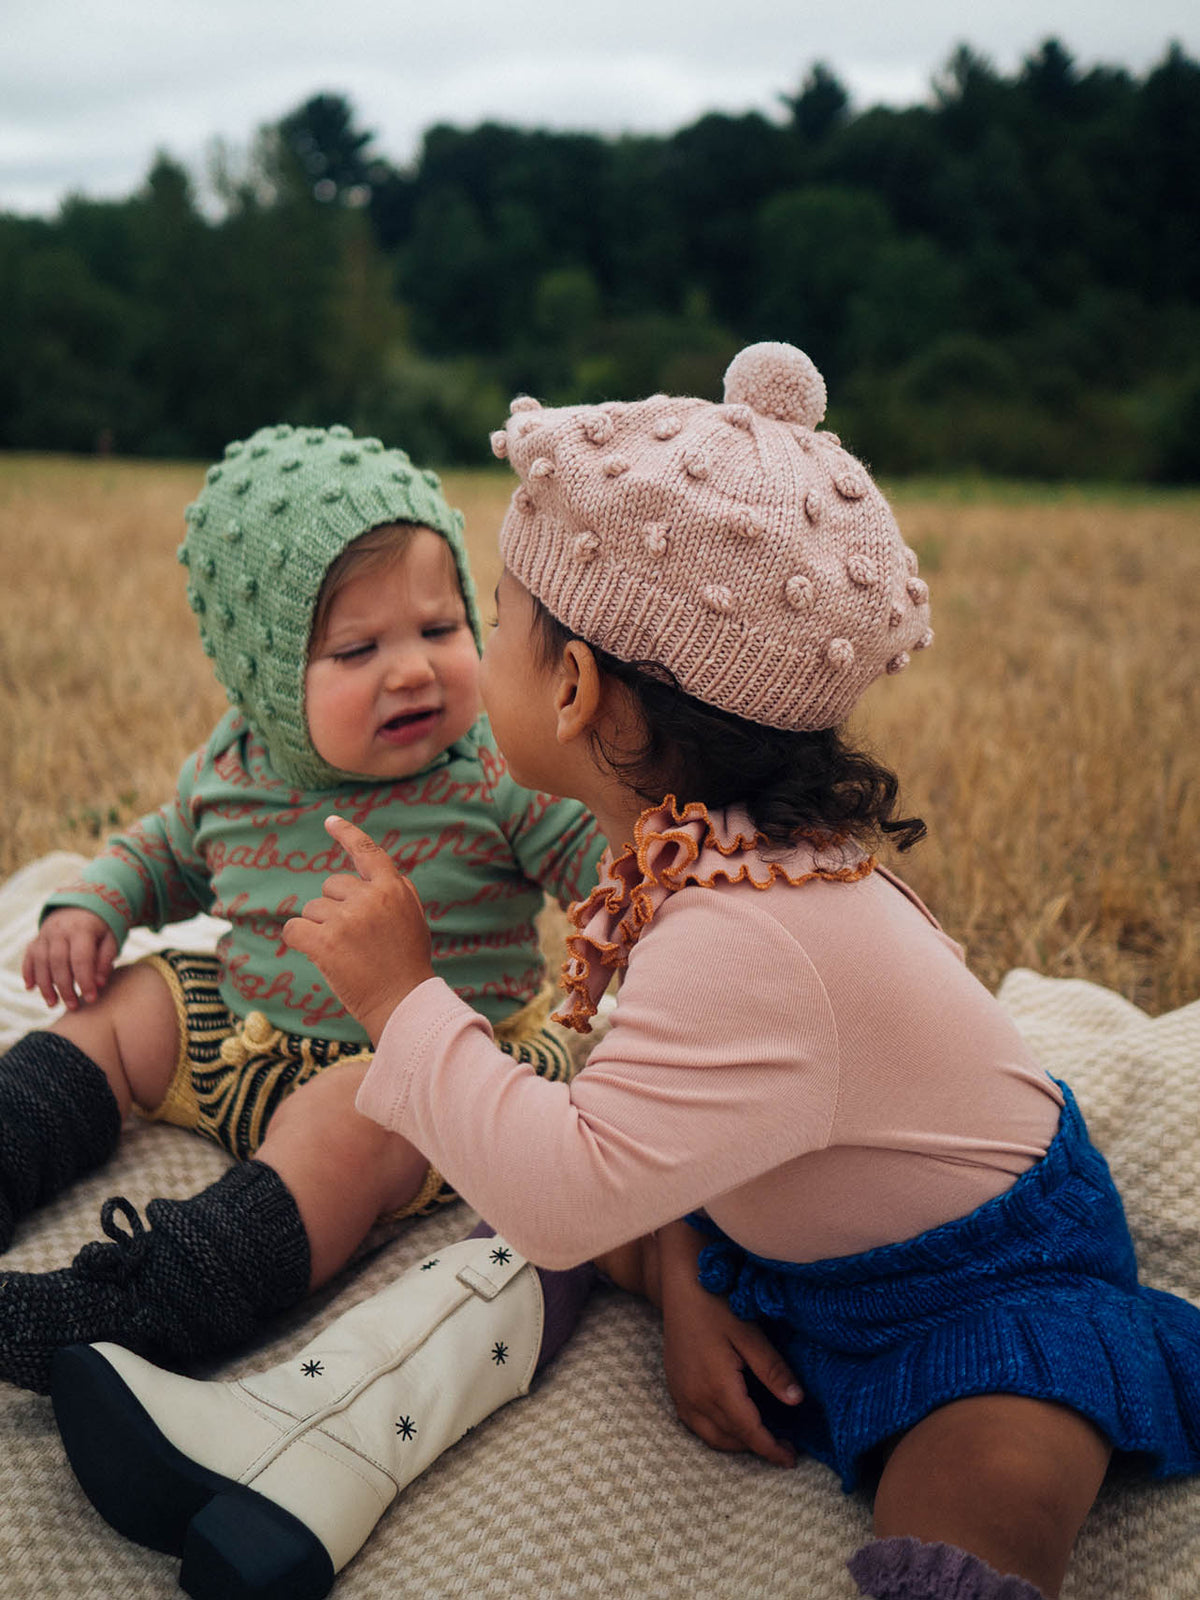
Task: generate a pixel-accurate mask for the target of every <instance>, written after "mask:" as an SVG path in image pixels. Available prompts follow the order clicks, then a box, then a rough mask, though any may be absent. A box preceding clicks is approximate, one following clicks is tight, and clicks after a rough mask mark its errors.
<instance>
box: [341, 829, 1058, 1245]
mask: <svg viewBox="0 0 1200 1600" xmlns="http://www.w3.org/2000/svg"><path fill="white" fill-rule="evenodd" d="M760 846H761V841H756V839H755V835H754V830H753V828H752V827H751V826H750V825H749V823H748V821H747V819H746V817H745V815H744V813H739V812H737V811H733V810H731V811H727V812H714V813H713V814H712V815H711V816H710V815H709V814H708V813H707V812H705V810H704V808H703V807H697V806H690V807H686V808H684V810H683V811H679V810H678V809H677V808H675V807H674V806H673V805H672V804H669V805H668V806H667V807H665V808H663V809H662V810H659V811H655V812H647V813H646V814H645V815H644V816H643V817H642V818H641V820H640V822H639V823H638V828H637V835H636V838H635V843H634V846H633V847H632V848H631V849H630V850H629V851H627V852H626V853H625V854H624V855H622V856H621V857H620V858H619V859H618V860H617V861H616V862H615V863H612V862H609V863H607V865H606V866H602V875H601V881H600V885H599V887H598V889H597V890H596V891H595V892H594V893H593V894H592V895H591V896H590V897H589V899H588V900H587V901H585V902H583V903H582V904H581V905H580V906H578V907H576V908H575V909H574V919H575V922H576V926H577V929H578V931H577V933H576V934H575V935H574V936H573V937H572V938H571V939H570V940H569V941H568V946H569V949H570V950H571V952H572V959H571V961H570V962H569V963H568V967H567V969H566V978H567V983H568V988H569V1000H568V1005H567V1012H566V1018H565V1020H568V1021H571V1020H573V1021H574V1022H575V1024H576V1025H582V1026H586V1019H587V1017H588V1015H589V1014H590V1013H591V1012H592V1011H593V1010H594V1008H595V1005H596V1002H597V1001H598V999H599V996H600V994H601V993H602V991H603V989H604V987H605V985H606V983H607V982H608V980H609V978H610V977H611V975H612V973H613V972H614V971H618V972H620V974H621V985H620V991H619V997H618V1001H617V1005H616V1009H615V1012H614V1013H613V1018H612V1023H611V1026H610V1028H609V1030H608V1032H607V1034H606V1035H605V1036H604V1038H603V1039H602V1040H601V1041H600V1042H599V1044H598V1045H597V1046H596V1047H595V1049H594V1050H593V1052H592V1054H591V1056H590V1057H589V1059H588V1062H587V1065H586V1066H585V1067H584V1069H583V1070H582V1071H581V1072H580V1073H579V1075H578V1076H577V1077H576V1078H575V1080H574V1081H573V1082H572V1083H570V1084H563V1083H548V1082H546V1081H545V1080H544V1079H541V1078H539V1077H537V1076H536V1074H535V1073H534V1072H533V1071H532V1070H531V1069H529V1068H527V1067H523V1066H522V1065H520V1064H519V1063H518V1062H515V1061H513V1060H512V1059H511V1058H510V1057H508V1056H506V1055H505V1054H503V1053H502V1052H501V1051H500V1050H498V1049H497V1048H496V1046H495V1045H494V1044H493V1042H492V1037H491V1030H490V1028H489V1026H488V1024H487V1022H486V1021H485V1020H484V1019H483V1018H481V1017H480V1016H479V1014H478V1012H476V1011H473V1010H472V1009H471V1008H470V1007H469V1006H467V1005H465V1004H464V1003H463V1002H462V1001H461V1000H459V999H458V997H457V996H456V995H455V994H454V991H453V990H452V989H450V988H449V987H448V986H447V985H446V984H445V983H444V982H443V981H442V980H441V979H438V978H432V979H429V980H428V981H426V982H425V983H423V984H421V985H420V986H419V987H418V988H416V989H415V990H413V991H412V993H411V994H409V995H408V997H407V998H406V999H405V1000H404V1002H403V1003H402V1004H401V1005H400V1006H399V1007H398V1008H397V1009H396V1011H395V1012H394V1014H393V1016H392V1017H391V1019H390V1021H389V1022H388V1025H387V1027H386V1029H385V1030H384V1033H383V1036H382V1038H381V1039H380V1041H379V1047H378V1049H377V1051H376V1053H375V1058H374V1062H373V1064H372V1066H371V1068H370V1070H369V1072H368V1073H367V1075H366V1078H365V1081H364V1082H363V1085H362V1087H361V1089H360V1092H359V1097H358V1107H359V1109H360V1110H361V1111H363V1112H365V1113H366V1114H367V1115H369V1116H371V1117H374V1118H375V1119H376V1120H377V1121H379V1122H381V1123H383V1124H384V1125H385V1126H387V1127H389V1128H392V1129H394V1130H395V1131H396V1132H398V1133H401V1134H403V1135H404V1136H405V1137H406V1138H408V1139H409V1140H411V1142H412V1143H413V1144H415V1145H416V1146H417V1147H418V1149H420V1150H422V1151H423V1152H424V1153H425V1155H427V1156H428V1157H429V1159H430V1161H431V1162H432V1163H433V1164H434V1165H435V1166H436V1167H437V1168H438V1169H439V1170H440V1171H441V1172H442V1173H444V1174H445V1176H446V1177H447V1178H448V1179H449V1181H450V1182H451V1183H452V1184H453V1185H454V1187H455V1188H456V1189H458V1190H459V1192H460V1193H461V1194H462V1195H464V1196H465V1197H466V1199H467V1200H468V1201H469V1203H470V1204H471V1205H473V1206H474V1207H475V1208H476V1209H477V1210H478V1211H479V1212H480V1213H481V1214H482V1215H483V1216H485V1217H486V1218H487V1220H488V1221H489V1222H490V1223H491V1224H492V1225H493V1226H494V1227H496V1228H497V1229H498V1230H499V1231H500V1232H501V1233H502V1234H503V1235H504V1236H505V1237H506V1238H507V1239H508V1240H509V1241H510V1242H511V1243H512V1244H513V1245H514V1246H515V1247H516V1248H517V1249H518V1250H519V1251H521V1253H522V1254H524V1255H526V1256H528V1257H529V1258H530V1259H531V1260H533V1261H534V1262H536V1263H537V1264H539V1265H541V1266H548V1267H566V1266H571V1265H574V1264H575V1263H577V1262H580V1261H583V1260H586V1259H588V1258H589V1257H592V1256H594V1255H597V1254H599V1253H600V1252H602V1251H604V1250H606V1249H609V1248H611V1247H613V1246H615V1245H617V1244H620V1243H622V1242H624V1241H625V1240H627V1239H630V1238H633V1237H635V1236H637V1235H638V1234H641V1233H645V1232H647V1231H648V1230H649V1229H651V1228H654V1227H657V1226H660V1225H661V1224H663V1223H666V1222H669V1221H671V1220H672V1219H674V1218H676V1217H679V1216H682V1215H684V1214H685V1213H686V1212H688V1211H691V1210H695V1209H697V1208H703V1209H704V1210H706V1211H707V1212H708V1214H709V1216H710V1217H711V1218H712V1219H713V1221H714V1222H716V1223H717V1224H718V1226H720V1227H721V1228H722V1229H724V1231H725V1232H726V1233H727V1234H729V1235H730V1237H731V1238H733V1239H735V1240H737V1241H738V1242H739V1243H740V1244H742V1245H743V1246H745V1247H746V1248H747V1249H749V1250H751V1251H753V1252H755V1253H756V1254H758V1255H764V1256H768V1257H772V1258H774V1259H778V1260H786V1261H812V1260H820V1259H823V1258H826V1257H830V1256H837V1255H844V1254H850V1253H853V1252H856V1251H860V1250H864V1249H868V1248H870V1247H872V1246H875V1245H880V1244H888V1243H892V1242H895V1241H897V1240H900V1239H906V1238H910V1237H912V1236H913V1235H915V1234H917V1233H920V1232H922V1231H923V1230H924V1229H926V1228H930V1227H933V1226H936V1225H938V1224H940V1223H942V1222H946V1221H949V1220H951V1219H952V1218H955V1217H959V1216H963V1215H965V1214H966V1213H967V1212H969V1211H971V1210H973V1209H974V1208H975V1207H976V1206H978V1205H980V1204H982V1203H983V1202H984V1201H985V1200H988V1199H990V1198H992V1197H993V1196H994V1195H996V1194H999V1193H1002V1192H1003V1191H1004V1190H1005V1189H1007V1188H1008V1187H1009V1186H1010V1185H1011V1184H1012V1183H1013V1181H1014V1180H1015V1179H1016V1178H1017V1177H1018V1176H1019V1175H1020V1174H1021V1173H1022V1172H1024V1171H1025V1170H1026V1169H1027V1168H1028V1167H1029V1166H1031V1165H1032V1164H1033V1163H1034V1162H1035V1161H1036V1160H1038V1159H1039V1157H1041V1156H1042V1155H1043V1154H1044V1153H1045V1151H1046V1149H1047V1147H1048V1145H1049V1143H1050V1141H1051V1139H1052V1138H1053V1136H1054V1132H1055V1130H1056V1128H1057V1125H1058V1115H1059V1110H1060V1107H1061V1104H1062V1096H1061V1093H1060V1091H1059V1090H1058V1088H1057V1086H1056V1085H1055V1084H1054V1083H1053V1081H1052V1080H1051V1079H1050V1078H1049V1077H1048V1076H1047V1075H1046V1073H1045V1072H1044V1071H1043V1070H1042V1069H1041V1068H1040V1067H1039V1066H1038V1064H1037V1062H1036V1061H1035V1060H1034V1059H1033V1058H1032V1056H1031V1055H1030V1053H1029V1051H1028V1049H1027V1048H1026V1046H1025V1045H1024V1043H1023V1042H1022V1039H1021V1036H1020V1034H1019V1033H1018V1032H1017V1030H1016V1028H1015V1027H1014V1025H1013V1024H1012V1022H1011V1021H1010V1020H1009V1018H1008V1016H1007V1014H1006V1013H1005V1012H1004V1010H1003V1009H1002V1008H1001V1007H1000V1005H999V1004H998V1003H997V1002H996V1001H995V1000H994V999H993V997H992V996H991V995H990V994H989V993H988V992H987V990H986V989H985V988H984V987H983V986H982V984H980V983H979V982H978V981H977V980H976V979H975V978H974V977H973V976H972V975H971V973H970V972H969V971H968V970H967V967H966V965H965V963H964V961H963V958H962V952H961V950H960V949H959V947H958V946H957V945H956V944H954V942H953V941H952V940H950V939H949V938H948V937H947V936H946V935H945V934H944V933H943V932H942V931H941V929H940V928H939V927H938V925H937V923H936V922H935V921H934V919H933V918H932V917H931V916H930V914H929V912H928V911H927V910H926V909H925V907H924V906H923V905H922V904H921V902H920V901H919V900H918V899H917V898H916V896H915V895H914V894H912V892H911V891H910V890H908V889H907V888H906V887H905V886H904V885H903V884H902V883H901V882H900V881H899V880H898V879H896V878H894V877H893V876H892V875H891V874H890V873H888V872H886V871H884V870H883V869H881V868H874V869H873V866H872V862H871V861H870V860H869V858H866V857H864V856H863V855H862V853H861V852H859V851H858V850H857V848H856V847H849V846H826V847H824V848H822V847H820V846H814V845H803V846H801V847H799V848H797V849H796V850H794V851H792V852H791V853H789V854H786V855H782V856H780V855H777V854H776V853H774V852H768V853H766V854H764V852H763V850H762V848H760Z"/></svg>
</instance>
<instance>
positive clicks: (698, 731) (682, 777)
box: [530, 595, 925, 850]
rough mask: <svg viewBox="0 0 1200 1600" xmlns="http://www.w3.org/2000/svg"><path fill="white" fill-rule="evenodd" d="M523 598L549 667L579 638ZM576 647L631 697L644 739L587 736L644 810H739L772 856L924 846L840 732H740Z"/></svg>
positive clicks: (881, 775)
mask: <svg viewBox="0 0 1200 1600" xmlns="http://www.w3.org/2000/svg"><path fill="white" fill-rule="evenodd" d="M530 598H531V599H532V601H533V608H534V627H535V634H536V638H537V641H538V647H539V653H540V655H541V658H542V661H543V664H544V665H547V666H549V665H551V664H552V663H553V662H554V661H556V660H557V659H558V657H559V655H560V654H561V652H562V650H563V647H564V646H565V645H566V644H568V643H569V642H570V641H571V640H572V639H578V638H580V635H578V634H575V633H572V632H571V630H570V629H569V628H567V627H565V626H564V625H563V624H562V623H561V622H560V621H559V620H558V618H557V617H555V616H554V615H553V614H552V613H551V612H549V611H547V609H546V607H545V606H544V605H543V604H542V603H541V601H540V600H538V599H537V597H536V596H535V595H531V596H530ZM583 642H585V643H588V648H589V649H590V650H591V652H592V654H593V655H594V656H595V658H596V664H597V665H598V666H599V668H600V670H601V671H602V672H603V673H605V674H606V675H607V676H608V677H610V678H613V679H615V680H616V681H617V682H618V683H620V684H621V685H622V686H623V687H624V688H625V690H626V691H627V692H628V693H629V694H630V695H631V696H632V697H633V700H634V702H635V704H636V705H637V708H638V711H639V712H640V714H641V721H642V726H643V728H644V737H642V738H641V739H640V740H637V741H635V742H634V743H633V744H630V745H628V746H618V745H616V744H615V743H614V742H612V741H607V742H606V741H605V740H603V739H601V738H600V736H599V735H597V734H593V735H592V737H593V740H594V741H595V746H596V750H597V753H598V754H599V755H600V756H601V757H602V758H603V760H604V761H605V762H606V763H607V764H608V766H609V767H610V768H611V769H612V771H613V772H614V773H616V774H617V776H618V777H620V778H621V779H623V780H624V781H625V782H626V783H628V784H629V785H630V787H631V788H632V789H633V791H634V793H635V794H637V795H640V796H641V797H642V799H644V800H645V801H646V803H647V804H648V805H657V804H658V803H659V802H660V801H661V800H662V798H663V796H664V795H666V794H673V795H675V797H676V798H677V799H678V800H679V802H680V803H681V804H683V803H686V802H688V801H699V802H700V803H702V804H703V805H706V806H711V807H719V806H727V805H733V804H740V805H743V806H745V808H746V810H747V811H748V812H749V813H750V819H751V821H752V822H753V823H754V825H755V827H756V828H757V829H758V831H759V832H760V833H761V834H762V835H763V836H764V837H765V838H766V840H767V842H768V843H769V844H770V845H771V846H772V847H773V848H775V849H780V850H783V849H787V848H788V847H790V846H791V845H793V844H795V842H796V841H797V839H799V838H801V837H804V836H808V837H812V836H813V835H816V836H819V837H827V836H828V835H830V834H834V835H837V836H839V837H843V838H852V839H855V840H857V841H858V842H859V843H860V844H863V845H866V846H868V847H870V846H872V845H875V844H878V843H880V842H881V841H883V840H884V839H886V840H888V841H890V842H891V843H892V844H894V845H895V846H896V847H897V849H900V850H910V849H911V848H912V847H913V845H915V844H917V843H918V842H919V841H920V840H921V839H923V838H924V837H925V824H924V822H923V821H922V820H921V818H920V817H903V816H897V815H896V810H897V805H898V802H899V796H900V784H899V780H898V779H897V777H896V775H895V773H893V772H892V771H891V770H890V769H889V768H887V767H885V766H882V765H881V764H880V763H879V762H877V761H876V760H875V759H874V758H873V757H872V756H869V755H868V754H867V753H866V752H865V751H863V750H857V749H855V748H854V746H853V745H851V744H850V743H849V742H848V741H847V740H846V739H845V738H844V737H843V734H842V730H841V728H821V729H818V730H816V731H815V732H812V733H792V732H788V731H787V730H786V729H781V728H768V727H765V726H764V725H763V724H761V723H758V722H747V721H746V719H745V718H744V717H738V716H734V715H733V713H732V712H729V711H720V710H718V709H717V707H716V706H710V705H705V704H704V703H703V701H700V700H697V699H695V698H694V697H693V696H692V695H690V694H686V693H685V692H684V691H683V690H682V689H681V688H680V687H679V684H678V683H677V682H676V680H675V678H674V677H673V675H672V674H671V673H669V672H668V671H667V670H666V668H665V667H662V666H659V665H658V663H656V662H651V661H621V660H619V659H618V658H617V657H616V656H612V655H609V654H608V652H607V651H605V650H599V649H597V648H596V646H595V645H593V644H591V643H590V642H588V641H583Z"/></svg>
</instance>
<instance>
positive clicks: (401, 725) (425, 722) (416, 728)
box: [379, 706, 439, 739]
mask: <svg viewBox="0 0 1200 1600" xmlns="http://www.w3.org/2000/svg"><path fill="white" fill-rule="evenodd" d="M438 715H439V708H438V707H437V706H425V707H424V708H423V709H421V710H420V711H401V712H398V713H397V715H396V716H394V717H389V718H388V720H387V721H386V722H384V723H382V724H381V725H380V729H379V732H380V734H381V736H382V737H383V738H385V739H403V738H405V736H409V737H411V736H413V735H414V734H419V733H423V732H424V731H425V729H427V728H428V727H429V726H430V724H431V723H432V722H434V721H435V720H436V718H437V717H438Z"/></svg>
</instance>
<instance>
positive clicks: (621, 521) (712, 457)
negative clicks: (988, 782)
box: [492, 343, 933, 730]
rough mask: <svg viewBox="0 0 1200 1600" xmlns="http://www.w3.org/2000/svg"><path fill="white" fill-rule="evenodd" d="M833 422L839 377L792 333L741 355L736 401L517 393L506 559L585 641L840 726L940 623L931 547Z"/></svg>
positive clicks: (783, 713)
mask: <svg viewBox="0 0 1200 1600" xmlns="http://www.w3.org/2000/svg"><path fill="white" fill-rule="evenodd" d="M824 415H825V383H824V380H823V379H822V377H821V374H820V373H819V372H818V371H817V369H816V367H815V366H814V365H813V363H812V361H810V360H809V358H808V356H806V355H805V354H804V352H803V351H801V350H797V349H796V348H795V346H794V345H789V344H775V343H767V344H754V345H750V346H748V347H747V348H746V349H745V350H742V351H741V352H740V354H738V355H737V356H735V357H734V359H733V361H732V362H731V363H730V366H729V370H728V371H727V372H726V374H725V400H724V403H723V404H719V405H714V404H712V403H711V402H709V401H707V400H695V399H681V398H671V397H669V396H667V395H662V394H659V395H653V396H651V398H650V399H648V400H639V401H636V402H633V403H630V404H626V403H615V402H614V403H608V404H604V405H599V406H567V407H562V408H558V409H553V410H551V409H544V408H543V407H542V406H541V405H540V404H539V403H538V401H536V400H533V399H529V398H528V397H523V398H520V399H517V400H514V401H513V403H512V415H511V417H510V418H509V421H508V423H507V425H506V426H505V427H504V428H503V429H501V430H500V431H499V432H497V433H495V434H493V435H492V448H493V450H494V452H495V454H496V455H498V456H502V457H507V459H508V460H509V461H510V462H511V463H512V466H513V467H514V469H515V470H516V472H517V475H518V476H519V478H520V479H521V484H520V487H519V488H518V489H517V491H516V493H515V494H514V495H513V497H512V502H511V504H510V506H509V509H508V511H507V513H506V515H505V518H504V522H503V525H502V526H501V529H500V553H501V556H502V557H503V559H504V563H505V565H506V566H507V567H508V569H509V571H510V572H511V573H512V574H513V576H514V577H515V578H516V579H517V580H518V582H520V583H522V584H524V586H525V587H526V588H527V589H528V590H529V591H530V592H531V593H532V594H534V595H535V596H536V597H537V598H538V599H539V600H540V601H541V602H542V604H543V605H545V606H546V608H547V609H548V610H549V611H550V612H551V613H552V614H553V615H554V616H555V617H557V618H558V620H559V621H560V622H562V623H563V624H565V626H567V627H568V628H570V629H571V630H572V631H573V632H575V633H577V634H579V635H580V636H581V637H582V638H584V639H586V640H587V641H588V642H589V643H591V644H594V645H596V646H597V647H598V648H600V649H602V650H606V651H608V652H609V653H610V654H611V655H614V656H617V657H618V658H619V659H620V660H622V661H631V662H646V663H648V664H649V663H653V664H655V665H659V666H662V667H665V668H667V669H668V670H669V671H670V673H671V674H672V675H673V676H674V678H675V680H676V681H677V682H678V683H679V685H680V687H681V688H682V689H683V690H684V691H685V692H686V693H688V694H690V695H693V696H694V697H695V698H696V699H697V700H703V701H705V702H706V703H708V704H710V705H714V706H718V707H719V708H720V709H721V710H723V711H730V712H733V713H734V714H735V715H736V716H740V717H744V718H746V719H747V720H748V721H750V722H761V723H765V724H766V725H767V726H769V727H773V728H788V729H793V730H802V729H806V730H813V729H817V728H828V727H833V726H834V725H835V724H837V723H839V722H841V721H843V720H844V718H845V717H846V716H847V715H848V714H849V712H850V711H851V709H852V708H853V706H854V704H855V702H856V701H857V700H858V698H859V696H860V695H861V694H862V692H863V690H864V689H865V688H866V687H867V685H868V684H870V683H871V682H872V681H873V680H874V679H875V678H877V677H879V676H880V674H882V673H884V672H899V671H900V670H901V669H902V668H903V667H905V666H906V665H907V664H908V659H909V652H910V651H912V650H923V649H925V648H926V647H927V646H928V645H929V644H931V643H932V641H933V634H932V633H931V632H930V628H929V596H928V591H927V589H926V587H925V584H924V581H923V580H922V579H921V578H919V577H918V576H917V558H916V555H915V554H914V552H913V551H912V550H911V549H909V547H908V546H907V545H906V544H905V543H904V540H903V539H902V538H901V535H900V530H899V529H898V528H897V526H896V521H895V518H894V517H893V516H892V513H891V510H890V508H889V507H888V504H887V502H886V500H885V499H884V498H883V496H882V495H881V494H880V492H879V490H878V489H877V488H876V486H875V484H874V483H873V482H872V480H871V477H870V474H869V473H868V472H867V470H866V468H865V467H863V466H862V464H861V463H860V462H858V461H856V460H855V458H854V457H853V456H851V455H849V454H848V453H847V452H846V451H845V450H843V449H842V448H841V445H840V443H839V441H838V439H837V436H836V435H835V434H832V433H828V432H823V431H819V428H818V425H819V423H820V422H821V421H822V419H823V418H824Z"/></svg>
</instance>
